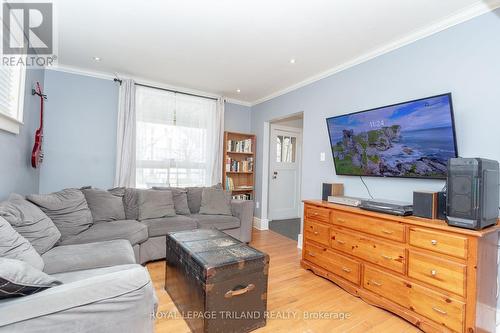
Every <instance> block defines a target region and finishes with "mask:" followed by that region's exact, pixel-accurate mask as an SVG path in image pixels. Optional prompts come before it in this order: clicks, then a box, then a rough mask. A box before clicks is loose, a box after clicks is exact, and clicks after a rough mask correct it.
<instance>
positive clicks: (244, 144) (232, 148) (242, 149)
mask: <svg viewBox="0 0 500 333" xmlns="http://www.w3.org/2000/svg"><path fill="white" fill-rule="evenodd" d="M226 150H227V151H229V152H234V153H251V152H252V139H246V140H227V146H226Z"/></svg>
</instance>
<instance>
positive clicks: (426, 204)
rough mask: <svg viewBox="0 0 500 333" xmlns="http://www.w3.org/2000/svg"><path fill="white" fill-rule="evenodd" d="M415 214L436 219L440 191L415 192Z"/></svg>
mask: <svg viewBox="0 0 500 333" xmlns="http://www.w3.org/2000/svg"><path fill="white" fill-rule="evenodd" d="M413 215H415V216H419V217H425V218H427V219H436V218H437V217H438V192H423V191H414V192H413Z"/></svg>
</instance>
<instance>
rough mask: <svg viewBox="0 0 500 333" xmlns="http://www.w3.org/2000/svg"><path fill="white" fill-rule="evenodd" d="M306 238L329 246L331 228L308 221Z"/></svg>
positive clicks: (305, 232)
mask: <svg viewBox="0 0 500 333" xmlns="http://www.w3.org/2000/svg"><path fill="white" fill-rule="evenodd" d="M304 236H305V238H306V239H310V240H313V241H315V242H318V243H321V244H324V245H329V244H330V227H329V226H328V225H324V224H321V223H316V222H312V221H310V220H306V221H305V223H304Z"/></svg>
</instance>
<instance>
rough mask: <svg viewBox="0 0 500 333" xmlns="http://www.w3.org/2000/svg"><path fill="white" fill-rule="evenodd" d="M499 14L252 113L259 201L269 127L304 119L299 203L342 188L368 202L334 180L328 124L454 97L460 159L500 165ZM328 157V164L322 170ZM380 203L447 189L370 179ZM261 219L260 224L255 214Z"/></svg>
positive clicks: (348, 183) (359, 191)
mask: <svg viewBox="0 0 500 333" xmlns="http://www.w3.org/2000/svg"><path fill="white" fill-rule="evenodd" d="M498 15H500V10H497V11H496V12H495V13H488V14H485V15H482V16H480V17H478V18H475V19H473V20H471V21H468V22H465V23H463V24H460V25H457V26H455V27H452V28H450V29H447V30H445V31H443V32H440V33H438V34H435V35H433V36H430V37H428V38H425V39H422V40H420V41H417V42H415V43H413V44H410V45H408V46H406V47H403V48H400V49H397V50H395V51H393V52H390V53H388V54H385V55H383V56H380V57H378V58H375V59H373V60H371V61H368V62H365V63H363V64H361V65H358V66H355V67H352V68H350V69H348V70H345V71H342V72H339V73H337V74H334V75H332V76H329V77H327V78H325V79H323V80H320V81H317V82H315V83H312V84H310V85H308V86H305V87H303V88H300V89H298V90H295V91H292V92H290V93H287V94H285V95H282V96H279V97H276V98H274V99H272V100H269V101H266V102H263V103H261V104H258V105H256V106H254V107H252V127H251V129H252V132H255V133H256V134H257V157H258V158H257V159H256V163H257V170H256V184H257V185H256V195H257V200H259V199H260V196H261V192H262V191H261V179H262V164H261V162H262V156H261V155H262V138H263V127H264V122H267V121H269V120H272V119H275V118H278V117H283V116H285V115H287V114H293V113H297V112H301V111H303V112H304V135H303V168H302V170H303V172H302V198H303V199H314V198H320V197H321V196H320V193H321V183H322V182H342V183H344V184H345V190H346V194H347V195H352V196H363V197H367V193H366V190H365V189H364V187H363V185H362V184H361V181H360V179H359V178H358V177H346V176H336V175H335V172H334V167H333V160H332V156H331V153H330V151H331V150H330V147H329V140H328V134H327V129H326V123H325V118H327V117H330V116H334V115H340V114H345V113H350V112H355V111H361V110H366V109H370V108H374V107H378V106H383V105H388V104H393V103H397V102H402V101H405V100H412V99H416V98H421V97H426V96H431V95H436V94H440V93H445V92H450V91H451V92H452V94H453V102H454V107H455V121H456V130H457V141H458V149H459V153H460V155H461V156H469V157H470V156H481V157H486V158H492V159H496V160H500V144H499V139H498V128H499V123H500V60H499V59H500V58H499V55H500V18H499V16H498ZM321 152H325V153H326V156H327V160H326V161H325V162H320V159H319V156H320V153H321ZM365 180H366V183H367V184H368V186H369V187H370V189H371V191H372V193H373V195H374V196H375V197H378V198H389V199H399V200H407V201H411V200H412V192H413V191H414V190H439V189H441V188H442V187H443V185H444V182H443V181H432V180H411V179H381V178H365ZM256 216H259V217H260V216H261V211H260V209H256Z"/></svg>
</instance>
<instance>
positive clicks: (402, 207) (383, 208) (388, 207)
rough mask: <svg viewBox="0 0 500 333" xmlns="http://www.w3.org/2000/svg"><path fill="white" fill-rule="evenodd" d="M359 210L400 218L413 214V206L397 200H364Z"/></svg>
mask: <svg viewBox="0 0 500 333" xmlns="http://www.w3.org/2000/svg"><path fill="white" fill-rule="evenodd" d="M359 208H362V209H366V210H371V211H374V212H379V213H386V214H391V215H399V216H408V215H412V214H413V206H412V204H410V203H407V202H401V201H395V200H386V199H382V200H381V199H371V200H363V201H362V202H361V205H360V206H359Z"/></svg>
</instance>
